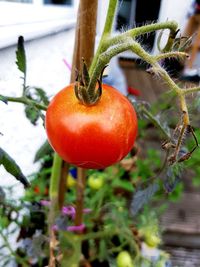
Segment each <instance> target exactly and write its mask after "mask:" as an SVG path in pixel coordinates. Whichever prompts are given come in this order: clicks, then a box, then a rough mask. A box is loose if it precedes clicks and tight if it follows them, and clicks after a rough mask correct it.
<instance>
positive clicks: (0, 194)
mask: <svg viewBox="0 0 200 267" xmlns="http://www.w3.org/2000/svg"><path fill="white" fill-rule="evenodd" d="M5 198H6V193H5V192H4V191H3V188H2V187H1V186H0V203H3V202H4V200H5Z"/></svg>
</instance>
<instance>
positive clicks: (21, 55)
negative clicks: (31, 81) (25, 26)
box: [16, 36, 26, 76]
mask: <svg viewBox="0 0 200 267" xmlns="http://www.w3.org/2000/svg"><path fill="white" fill-rule="evenodd" d="M16 64H17V66H18V69H19V70H20V71H21V72H23V74H24V76H26V53H25V49H24V37H23V36H19V38H18V43H17V51H16Z"/></svg>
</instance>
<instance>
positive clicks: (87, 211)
mask: <svg viewBox="0 0 200 267" xmlns="http://www.w3.org/2000/svg"><path fill="white" fill-rule="evenodd" d="M91 211H92V210H91V209H84V210H83V213H90V212H91Z"/></svg>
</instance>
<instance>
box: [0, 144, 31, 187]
mask: <svg viewBox="0 0 200 267" xmlns="http://www.w3.org/2000/svg"><path fill="white" fill-rule="evenodd" d="M0 165H3V166H4V168H5V169H6V171H7V172H9V173H10V174H11V175H12V176H14V177H15V178H16V179H17V180H18V181H20V182H21V183H22V184H23V185H24V186H25V187H28V186H29V182H28V180H27V179H26V177H25V176H24V174H23V173H22V171H21V169H20V167H19V166H18V165H17V163H16V162H15V160H14V159H13V158H11V157H10V156H9V155H8V153H7V152H6V151H4V150H3V149H2V148H0Z"/></svg>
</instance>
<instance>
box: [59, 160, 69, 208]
mask: <svg viewBox="0 0 200 267" xmlns="http://www.w3.org/2000/svg"><path fill="white" fill-rule="evenodd" d="M68 172H69V163H67V162H64V161H63V162H62V169H61V175H60V182H59V195H58V206H59V209H60V210H61V209H62V207H63V205H64V200H65V192H66V189H67V186H66V178H67V175H68Z"/></svg>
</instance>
